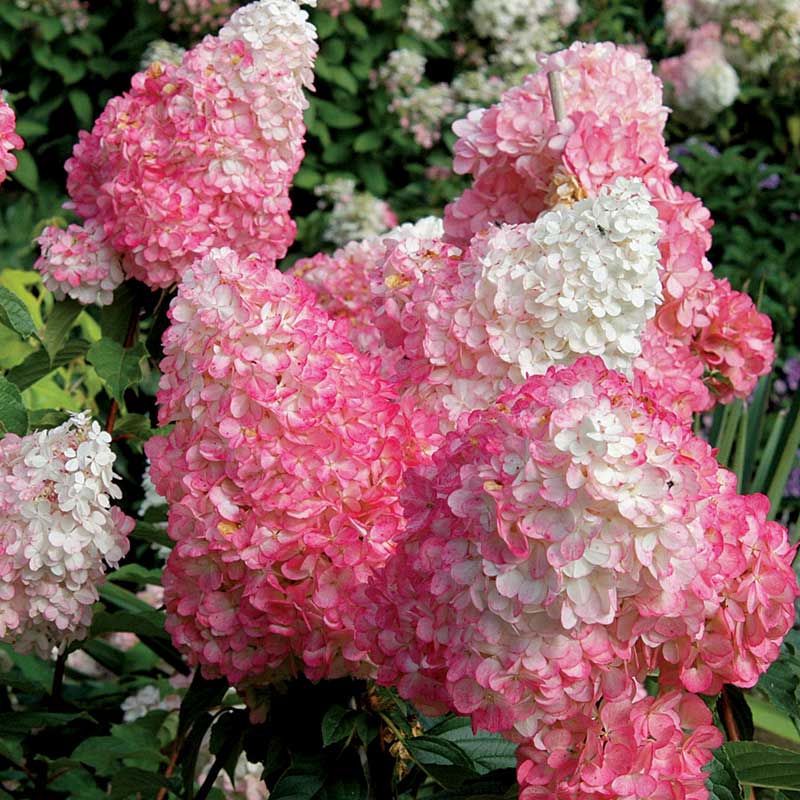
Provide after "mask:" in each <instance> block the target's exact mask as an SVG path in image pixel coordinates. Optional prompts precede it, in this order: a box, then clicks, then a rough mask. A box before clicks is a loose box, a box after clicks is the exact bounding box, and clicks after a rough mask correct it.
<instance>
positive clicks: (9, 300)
mask: <svg viewBox="0 0 800 800" xmlns="http://www.w3.org/2000/svg"><path fill="white" fill-rule="evenodd" d="M0 324H1V325H5V326H6V327H7V328H11V330H12V331H14V333H16V334H17V335H18V336H19V337H20V339H27V338H28V337H29V336H33V334H34V333H36V325H34V323H33V319H32V318H31V315H30V313H28V309H27V308H26V306H25V303H23V302H22V300H20V299H19V297H17V296H16V295H15V294H14V292H12V291H9V290H8V289H6V288H5V286H0Z"/></svg>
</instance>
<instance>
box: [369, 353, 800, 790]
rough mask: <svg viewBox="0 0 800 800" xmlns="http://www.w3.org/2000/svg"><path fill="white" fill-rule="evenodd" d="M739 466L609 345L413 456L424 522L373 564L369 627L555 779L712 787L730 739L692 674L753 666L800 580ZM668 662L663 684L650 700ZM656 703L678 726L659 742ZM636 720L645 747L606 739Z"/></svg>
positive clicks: (382, 651)
mask: <svg viewBox="0 0 800 800" xmlns="http://www.w3.org/2000/svg"><path fill="white" fill-rule="evenodd" d="M735 486H736V480H735V477H734V476H733V475H732V474H731V473H728V472H727V471H726V470H723V469H722V468H720V467H719V465H718V464H717V462H716V460H715V459H714V453H713V450H712V449H711V448H710V447H709V446H708V445H707V444H706V443H704V442H703V441H701V440H699V439H697V438H695V437H694V436H693V435H692V433H691V432H690V430H689V429H688V428H687V427H686V426H685V425H684V424H683V423H682V421H681V420H680V419H679V418H678V417H677V416H675V415H674V414H672V413H671V412H668V411H665V410H663V409H661V408H659V407H658V406H657V405H656V404H655V403H654V402H653V401H652V400H651V399H650V398H649V397H647V396H643V395H639V394H638V393H637V392H636V390H635V388H634V387H633V386H632V385H631V384H630V383H628V382H627V381H626V379H625V378H624V377H622V376H621V375H620V374H619V373H616V372H613V371H610V370H608V369H607V368H606V367H605V366H604V365H603V363H602V361H601V360H600V359H599V358H596V357H584V358H581V359H579V360H578V361H577V362H576V363H575V364H574V365H573V366H570V367H561V368H556V367H553V368H551V369H550V370H549V371H548V372H547V373H546V374H545V375H541V376H536V377H533V378H530V379H529V380H528V381H527V382H526V383H525V384H524V385H523V386H520V387H516V388H514V389H512V390H510V391H509V392H507V393H506V394H504V395H502V396H501V397H500V398H499V399H498V401H497V402H496V403H494V404H493V405H492V406H491V407H490V408H488V409H486V410H485V411H475V412H472V413H470V414H465V415H463V416H462V417H461V418H460V419H459V421H458V424H457V426H456V430H455V431H454V432H452V433H450V434H449V435H448V436H447V437H446V438H445V441H444V443H443V445H442V446H441V447H440V449H439V450H438V451H437V452H436V453H435V454H434V456H433V462H432V463H431V464H423V465H422V466H420V467H417V468H413V469H411V470H410V471H409V473H408V474H407V476H406V486H405V490H404V492H403V495H402V498H401V499H402V503H403V510H404V513H405V519H406V529H405V531H404V532H403V533H402V535H401V537H400V540H399V544H398V547H397V550H396V552H395V554H394V556H393V557H392V558H391V559H389V560H388V561H387V562H386V564H385V566H384V568H383V569H381V570H379V571H378V572H377V573H376V575H375V577H374V578H373V579H372V580H371V582H370V586H369V589H368V593H367V597H368V601H367V603H366V604H365V607H364V609H363V612H362V614H361V615H359V617H358V620H357V624H358V635H357V637H356V643H357V644H359V645H360V646H361V647H363V648H364V649H365V650H367V651H368V652H369V653H370V656H371V657H372V659H373V660H374V661H375V662H376V664H377V666H378V680H379V681H380V682H382V683H385V684H389V685H393V686H397V687H398V690H399V691H400V693H401V695H402V696H403V697H406V698H408V699H411V700H413V702H414V703H415V704H417V705H418V707H420V708H421V709H422V710H423V711H426V712H428V713H441V712H443V711H445V710H454V711H456V712H458V713H461V714H469V715H471V716H472V719H473V722H474V724H475V725H476V726H478V727H481V728H484V729H487V730H493V731H500V732H502V733H504V734H505V735H506V736H508V737H510V738H512V740H516V741H520V742H524V743H525V746H524V748H523V749H522V750H521V774H520V780H521V783H522V784H523V785H529V786H532V787H534V786H538V787H540V789H539V791H540V792H541V794H542V796H548V797H553V796H558V797H582V796H584V794H583V793H581V791H579V789H582V790H583V792H586V793H590V794H591V793H596V794H598V795H599V796H602V797H620V796H628V795H627V793H626V790H625V789H624V788H623V787H629V789H630V787H631V786H638V787H639V788H640V789H644V788H646V787H650V788H649V789H648V791H650V790H653V791H655V787H656V786H661V785H662V782H664V783H666V782H668V781H670V780H673V781H674V780H676V779H678V778H683V779H685V780H686V781H687V782H686V783H684V781H683V780H679V781H678V783H677V784H676V785H677V786H678V787H680V788H682V789H683V792H684V793H682V794H680V795H679V796H680V797H691V796H695V795H692V794H691V793H690V791H689V788H690V787H695V788H696V789H699V788H700V787H702V784H703V780H704V777H705V776H704V775H703V774H702V772H701V767H702V765H703V763H705V761H707V760H708V758H709V757H710V748H711V747H713V746H715V744H717V743H719V742H718V734H716V733H714V732H713V729H711V728H710V723H711V717H710V713H709V712H708V711H707V710H706V709H705V707H704V706H703V704H702V703H700V701H699V700H697V699H696V698H687V697H686V696H685V694H684V692H685V691H690V692H699V691H709V690H710V691H717V690H718V689H719V687H720V684H721V682H722V681H729V682H733V683H736V684H738V685H742V686H751V685H753V683H755V681H756V680H757V678H758V675H759V674H760V673H761V672H763V671H764V669H766V666H767V665H768V664H769V663H770V661H771V660H773V659H774V658H775V657H776V656H777V648H778V646H779V644H780V641H781V640H782V638H783V637H784V636H785V635H786V633H787V632H788V630H789V629H790V628H791V625H792V621H793V616H794V610H793V601H794V598H795V597H796V596H797V595H798V589H797V584H796V581H795V579H794V578H793V577H792V573H791V561H792V559H793V556H794V549H793V548H790V547H789V545H788V541H787V537H786V531H785V530H784V529H782V528H781V527H780V526H778V525H776V524H775V523H768V522H766V508H767V506H766V499H765V498H763V497H761V496H754V497H738V496H737V495H736V494H735ZM721 561H724V562H725V567H724V569H723V570H722V574H720V572H721V571H720V562H721ZM760 608H763V612H761V611H760V610H759V609H760ZM745 609H748V610H749V611H747V612H746V611H745ZM751 613H752V614H753V615H754V616H750V614H751ZM745 614H747V615H748V616H746V617H745ZM656 665H658V666H663V667H666V668H664V669H662V671H661V673H660V675H659V681H660V684H661V686H662V688H664V689H665V690H666V692H667V693H666V694H664V695H663V696H661V697H660V698H659V699H658V700H653V698H646V699H645V692H644V686H643V682H644V678H645V677H646V675H647V674H648V673H649V672H650V671H651V670H652V668H653V667H654V666H656ZM698 703H700V705H698ZM701 706H702V707H703V711H702V713H700V712H699V711H696V710H694V709H699V708H700V707H701ZM660 708H663V709H664V711H663V712H661V711H658V709H660ZM666 709H671V712H668V711H667V710H666ZM680 709H682V710H680ZM660 713H665V714H668V715H669V714H673V715H674V716H673V717H672V718H673V719H674V724H670V725H665V727H664V730H663V731H662V732H661V734H662V735H663V738H660V737H656V741H655V743H649V744H648V742H649V741H650V738H651V735H652V731H653V730H657V729H658V727H659V726H658V723H657V719H658V716H657V715H658V714H660ZM650 715H656V716H655V717H651V716H650ZM623 719H627V720H628V722H627V724H629V725H630V724H632V725H633V726H634V729H635V730H636V733H635V735H634V736H632V737H630V741H629V747H633V748H634V749H635V753H636V756H635V758H632V759H624V758H616V757H614V756H613V755H612V753H611V752H609V751H608V750H606V755H607V759H606V757H604V756H602V753H603V750H604V747H605V748H608V747H610V744H609V742H610V741H611V740H613V738H614V737H613V736H612V734H611V730H612V729H614V728H615V727H616V726H617V725H619V724H621V722H622V720H623ZM637 720H639V721H638V722H637ZM589 723H591V724H589ZM651 724H652V725H655V726H656V727H655V729H649V728H648V726H649V725H651ZM692 728H695V730H694V733H693V734H692V736H694V737H695V738H694V739H692V736H690V735H689V734H688V733H685V732H684V730H685V729H692ZM603 730H605V731H606V734H607V735H606V736H604V735H603V733H602V731H603ZM568 732H569V735H568ZM618 733H619V735H621V736H622V735H626V736H627V735H628V734H623V733H622V732H618ZM687 736H688V738H687ZM603 742H605V745H603ZM601 745H602V746H601ZM598 748H599V750H598ZM648 748H650V752H648ZM581 753H583V754H584V755H583V756H581ZM659 753H660V755H659ZM554 754H555V755H554ZM601 756H602V757H601ZM662 759H665V760H663V761H662ZM637 776H638V777H637ZM567 784H569V791H568V787H567ZM586 786H592V787H593V789H592V790H591V791H590V790H589V789H587V788H586ZM570 792H572V793H570ZM528 795H529V796H536V792H535V791H533V789H531V791H530V792H529V793H528ZM641 796H649V795H647V792H645V794H644V795H641Z"/></svg>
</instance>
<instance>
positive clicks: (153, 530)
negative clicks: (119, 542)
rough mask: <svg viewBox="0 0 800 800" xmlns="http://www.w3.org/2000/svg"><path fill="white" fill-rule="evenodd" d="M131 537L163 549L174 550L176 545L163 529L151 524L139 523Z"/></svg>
mask: <svg viewBox="0 0 800 800" xmlns="http://www.w3.org/2000/svg"><path fill="white" fill-rule="evenodd" d="M131 536H132V537H133V538H134V539H141V540H142V541H143V542H150V544H158V545H161V546H163V547H169V548H172V546H173V545H174V544H175V543H174V542H173V541H172V539H170V538H169V536H167V534H166V532H165V531H164V530H163V529H162V528H160V527H158V526H157V525H153V524H152V523H149V522H141V521H138V522H137V523H136V527H135V528H134V529H133V532H132V533H131Z"/></svg>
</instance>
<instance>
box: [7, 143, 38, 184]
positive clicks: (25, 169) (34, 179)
mask: <svg viewBox="0 0 800 800" xmlns="http://www.w3.org/2000/svg"><path fill="white" fill-rule="evenodd" d="M14 155H15V156H16V157H17V168H16V169H15V170H14V172H13V173H12V175H13V176H14V177H15V178H16V179H17V180H18V181H19V182H20V183H21V184H22V185H23V186H24V187H25V188H26V189H28V190H29V191H31V192H36V191H38V190H39V170H38V169H37V167H36V162H35V161H34V160H33V156H32V155H31V154H30V151H29V150H18V151H16V152H15V153H14Z"/></svg>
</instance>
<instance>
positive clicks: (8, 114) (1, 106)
mask: <svg viewBox="0 0 800 800" xmlns="http://www.w3.org/2000/svg"><path fill="white" fill-rule="evenodd" d="M16 124H17V118H16V116H15V115H14V110H13V109H12V108H11V106H10V105H9V104H8V103H7V102H6V101H5V99H4V98H3V97H2V94H0V183H2V182H3V181H4V180H5V179H6V176H7V175H8V173H9V172H13V171H14V170H15V169H16V168H17V159H16V157H15V156H14V155H12V153H11V151H12V150H21V149H22V147H23V141H22V137H21V136H19V134H18V133H16V130H15V129H16Z"/></svg>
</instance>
